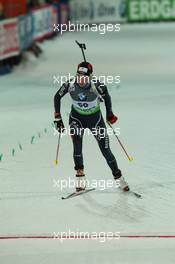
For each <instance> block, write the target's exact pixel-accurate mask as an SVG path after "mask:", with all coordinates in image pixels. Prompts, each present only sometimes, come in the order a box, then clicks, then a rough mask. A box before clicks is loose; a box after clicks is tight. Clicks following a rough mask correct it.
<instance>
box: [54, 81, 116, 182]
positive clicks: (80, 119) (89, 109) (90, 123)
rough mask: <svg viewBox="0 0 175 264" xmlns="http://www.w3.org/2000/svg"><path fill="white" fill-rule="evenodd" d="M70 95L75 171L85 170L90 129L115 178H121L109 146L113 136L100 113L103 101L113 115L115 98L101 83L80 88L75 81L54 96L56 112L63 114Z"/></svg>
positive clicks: (64, 85) (107, 110)
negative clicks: (84, 145) (84, 146)
mask: <svg viewBox="0 0 175 264" xmlns="http://www.w3.org/2000/svg"><path fill="white" fill-rule="evenodd" d="M66 93H69V94H70V96H71V98H72V100H73V102H72V109H71V113H70V117H69V125H70V132H71V136H72V141H73V147H74V152H73V158H74V163H75V170H78V169H83V168H84V164H83V154H82V141H83V135H84V130H85V129H86V128H89V129H90V130H91V132H92V134H93V135H94V136H95V138H96V140H97V142H98V145H99V147H100V150H101V152H102V154H103V156H104V158H105V159H106V161H107V163H108V165H109V167H110V168H111V171H112V174H113V176H114V178H115V179H117V178H119V177H120V176H121V171H120V170H119V168H118V165H117V162H116V159H115V157H114V155H113V154H112V152H111V149H110V146H109V136H108V134H107V129H106V125H105V122H104V119H103V117H102V113H101V111H100V101H104V102H105V106H106V115H107V116H108V115H109V114H110V113H112V105H111V98H110V95H109V93H108V90H107V87H106V86H105V85H104V84H102V83H100V82H99V81H98V82H96V83H94V82H92V81H91V82H90V83H89V84H87V85H86V86H85V87H83V88H82V87H80V86H79V85H78V84H77V83H76V82H72V81H71V80H70V81H69V82H67V83H65V84H63V85H62V87H61V88H60V89H59V90H58V92H57V93H56V94H55V97H54V106H55V112H56V113H60V107H61V98H62V97H63V96H64V95H65V94H66Z"/></svg>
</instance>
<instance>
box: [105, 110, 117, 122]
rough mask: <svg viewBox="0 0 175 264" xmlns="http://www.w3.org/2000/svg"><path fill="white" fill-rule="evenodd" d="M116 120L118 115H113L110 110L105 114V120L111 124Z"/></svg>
mask: <svg viewBox="0 0 175 264" xmlns="http://www.w3.org/2000/svg"><path fill="white" fill-rule="evenodd" d="M117 120H118V117H117V116H115V115H114V114H113V113H112V112H110V113H109V114H108V115H107V122H109V123H110V124H111V125H113V124H114V123H115V122H117Z"/></svg>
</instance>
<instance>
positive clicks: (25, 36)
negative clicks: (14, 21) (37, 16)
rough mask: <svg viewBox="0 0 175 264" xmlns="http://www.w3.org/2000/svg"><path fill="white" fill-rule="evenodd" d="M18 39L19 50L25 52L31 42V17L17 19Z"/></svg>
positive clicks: (29, 15)
mask: <svg viewBox="0 0 175 264" xmlns="http://www.w3.org/2000/svg"><path fill="white" fill-rule="evenodd" d="M18 25H19V37H20V47H21V50H26V49H27V48H28V47H29V46H30V45H31V43H32V41H33V19H32V15H31V14H28V15H26V16H20V17H19V18H18Z"/></svg>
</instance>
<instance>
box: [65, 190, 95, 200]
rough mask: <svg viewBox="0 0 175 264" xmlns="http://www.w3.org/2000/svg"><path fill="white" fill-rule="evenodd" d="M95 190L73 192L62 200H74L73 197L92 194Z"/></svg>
mask: <svg viewBox="0 0 175 264" xmlns="http://www.w3.org/2000/svg"><path fill="white" fill-rule="evenodd" d="M94 190H95V188H91V189H86V190H84V191H80V192H73V193H71V194H69V195H67V196H65V197H61V199H62V200H66V199H69V198H73V197H76V196H79V195H82V194H85V193H88V192H91V191H94Z"/></svg>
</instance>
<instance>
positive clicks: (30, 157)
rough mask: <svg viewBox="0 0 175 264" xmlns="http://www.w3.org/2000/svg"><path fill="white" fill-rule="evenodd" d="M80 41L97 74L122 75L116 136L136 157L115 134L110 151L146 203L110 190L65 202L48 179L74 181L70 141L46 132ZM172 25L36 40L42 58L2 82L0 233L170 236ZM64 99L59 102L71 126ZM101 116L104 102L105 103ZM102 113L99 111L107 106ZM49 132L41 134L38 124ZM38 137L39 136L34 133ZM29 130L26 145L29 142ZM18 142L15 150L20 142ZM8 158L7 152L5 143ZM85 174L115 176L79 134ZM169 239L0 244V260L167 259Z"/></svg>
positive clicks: (114, 91)
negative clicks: (56, 79) (58, 79)
mask: <svg viewBox="0 0 175 264" xmlns="http://www.w3.org/2000/svg"><path fill="white" fill-rule="evenodd" d="M75 39H77V40H79V41H80V42H81V41H82V42H86V43H87V47H88V49H87V53H86V54H87V58H88V60H90V62H92V64H93V65H94V72H95V74H97V75H98V74H106V75H107V74H109V75H120V76H121V85H120V86H118V85H108V88H109V92H110V94H111V96H112V101H113V110H114V112H115V113H116V114H117V115H118V117H119V122H118V124H117V126H119V127H120V132H121V135H120V138H121V140H122V142H124V144H125V145H126V146H127V149H128V151H129V153H130V154H131V155H132V156H133V157H134V161H133V162H128V161H127V159H126V157H125V156H124V154H123V152H122V150H121V148H120V146H119V145H118V143H117V142H116V139H115V137H110V142H111V148H112V150H113V152H114V154H115V156H116V158H117V161H118V164H119V167H120V168H121V169H122V171H123V174H124V176H125V177H126V179H127V180H128V182H129V184H130V186H131V188H132V189H133V190H135V191H137V192H139V193H141V194H142V196H143V199H136V198H135V197H132V196H128V195H125V194H121V193H120V192H119V191H118V190H114V189H109V190H104V191H100V190H97V191H95V192H92V193H89V194H87V195H84V196H81V197H79V198H74V199H70V200H68V201H62V200H61V199H60V198H61V196H62V195H64V194H66V193H69V192H70V190H68V189H66V190H64V191H62V192H61V190H60V189H58V188H55V187H54V185H53V181H54V180H59V179H62V180H63V179H69V178H72V179H73V178H74V170H73V161H72V142H71V140H70V138H69V137H68V136H66V137H63V138H62V140H61V150H60V159H59V164H58V166H57V167H55V166H54V159H55V152H56V144H57V138H56V136H54V134H53V128H52V126H51V122H52V120H53V112H54V109H53V96H54V94H55V92H56V91H57V89H58V88H59V86H58V85H54V84H53V76H54V75H56V76H57V75H61V74H67V73H68V72H70V73H71V74H74V73H75V70H76V66H77V63H79V62H80V61H81V53H80V51H79V49H78V48H77V47H76V46H75V44H74V40H75ZM174 45H175V28H174V24H173V23H172V24H169V23H168V24H161V23H160V24H143V25H122V30H121V32H119V33H115V34H114V33H108V34H106V35H104V36H103V35H97V33H68V34H65V35H64V36H63V37H60V38H57V39H54V40H51V41H48V42H45V43H43V44H42V48H43V50H44V55H42V57H41V58H40V59H39V60H38V59H35V58H34V57H32V56H31V55H29V54H28V55H27V56H28V59H29V61H28V62H27V61H26V62H25V63H23V65H22V66H20V67H18V68H16V69H15V71H14V73H13V74H11V75H8V76H4V77H1V79H0V155H1V153H3V159H2V162H0V198H1V200H0V236H1V237H7V236H18V235H31V236H32V235H33V236H44V235H53V233H54V232H61V231H65V232H66V231H68V230H71V231H75V232H79V231H84V232H90V233H92V232H119V233H120V234H121V235H128V236H130V235H139V236H143V235H155V236H157V235H170V236H171V235H175V220H174V216H175V212H174V202H175V192H174V188H175V180H174V176H175V161H174V157H175V141H174V135H175V125H174V114H175V88H174V81H175V60H174V56H173V54H174ZM70 103H71V100H70V98H69V95H67V96H66V97H64V99H63V100H62V115H63V119H64V122H65V125H66V126H68V113H69V110H70ZM102 110H103V112H104V106H102ZM104 113H105V112H104ZM45 128H47V133H45V132H44V129H45ZM38 133H41V137H39V136H38ZM32 136H35V138H34V142H33V144H30V141H31V138H32ZM19 143H20V144H21V145H22V148H23V149H22V150H20V149H19V146H18V144H19ZM13 148H14V149H15V156H14V157H13V156H12V149H13ZM84 159H85V168H86V176H87V178H88V179H89V180H93V179H97V180H101V179H105V180H107V179H112V175H111V172H110V170H109V168H108V167H107V166H106V163H105V162H104V158H103V157H102V156H101V154H100V152H99V149H98V146H97V144H96V142H95V140H94V139H93V137H92V136H91V137H89V136H86V137H85V138H84ZM174 247H175V239H173V238H164V239H163V238H135V239H134V238H133V239H131V238H121V239H119V240H112V241H106V242H105V243H100V242H99V241H94V240H92V239H90V240H85V241H81V240H79V239H77V240H69V241H68V240H66V241H64V243H60V242H59V241H55V240H51V239H48V240H47V239H45V240H43V239H37V240H36V239H30V240H29V239H24V240H13V239H11V240H6V239H5V240H0V263H2V264H9V263H13V264H17V263H18V264H20V263H42V264H43V263H57V262H60V263H90V262H91V263H99V262H101V263H174V262H175V253H174Z"/></svg>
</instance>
